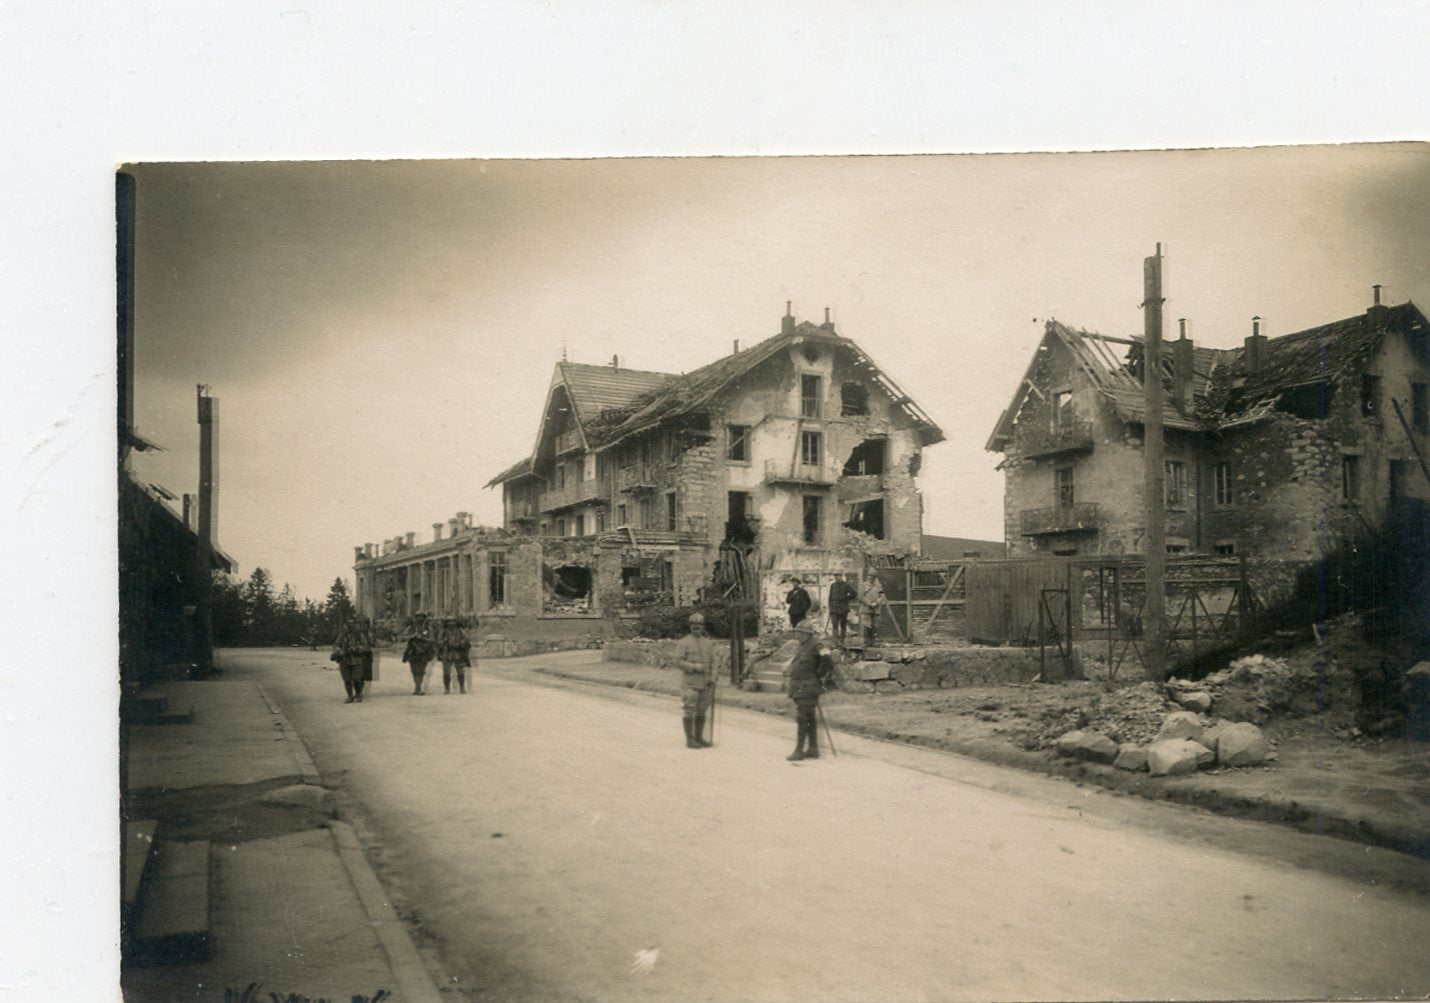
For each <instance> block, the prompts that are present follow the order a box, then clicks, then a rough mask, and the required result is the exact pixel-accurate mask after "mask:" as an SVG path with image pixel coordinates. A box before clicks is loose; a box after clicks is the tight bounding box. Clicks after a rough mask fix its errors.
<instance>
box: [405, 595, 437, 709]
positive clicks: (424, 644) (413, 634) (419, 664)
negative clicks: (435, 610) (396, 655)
mask: <svg viewBox="0 0 1430 1003" xmlns="http://www.w3.org/2000/svg"><path fill="white" fill-rule="evenodd" d="M436 650H437V645H436V643H435V642H434V641H433V639H432V628H431V627H430V626H429V625H428V623H427V614H426V613H418V614H417V616H416V618H415V619H414V620H413V622H411V623H409V624H408V626H407V646H406V647H405V648H403V651H402V660H403V661H404V662H406V663H407V665H408V667H409V668H410V669H411V670H412V695H413V696H415V697H420V696H425V695H426V692H427V691H426V690H424V689H423V688H422V681H423V679H424V678H425V677H426V675H427V663H428V662H430V661H432V656H433V655H434V654H436Z"/></svg>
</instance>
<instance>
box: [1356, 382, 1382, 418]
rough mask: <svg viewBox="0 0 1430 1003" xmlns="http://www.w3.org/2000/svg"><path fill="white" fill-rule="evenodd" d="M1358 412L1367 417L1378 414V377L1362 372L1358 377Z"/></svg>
mask: <svg viewBox="0 0 1430 1003" xmlns="http://www.w3.org/2000/svg"><path fill="white" fill-rule="evenodd" d="M1360 413H1361V414H1362V415H1364V416H1365V417H1367V418H1373V417H1375V416H1376V415H1378V414H1380V377H1379V376H1375V375H1372V374H1371V373H1362V374H1361V378H1360Z"/></svg>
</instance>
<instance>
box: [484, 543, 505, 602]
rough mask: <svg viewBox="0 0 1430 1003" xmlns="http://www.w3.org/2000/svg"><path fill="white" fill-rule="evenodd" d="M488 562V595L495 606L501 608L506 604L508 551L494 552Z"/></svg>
mask: <svg viewBox="0 0 1430 1003" xmlns="http://www.w3.org/2000/svg"><path fill="white" fill-rule="evenodd" d="M487 561H488V565H487V595H488V597H489V598H490V599H491V604H492V605H493V606H500V605H501V604H502V603H504V602H506V551H505V550H493V551H492V552H491V553H490V554H489V555H488V556H487Z"/></svg>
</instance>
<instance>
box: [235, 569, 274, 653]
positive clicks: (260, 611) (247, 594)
mask: <svg viewBox="0 0 1430 1003" xmlns="http://www.w3.org/2000/svg"><path fill="white" fill-rule="evenodd" d="M274 614H275V609H274V599H273V576H272V575H270V574H269V573H268V569H267V568H261V567H259V568H254V569H253V573H252V574H251V575H249V576H248V581H247V582H245V583H244V586H243V627H244V643H245V644H271V643H272V636H273V626H274V624H273V620H274Z"/></svg>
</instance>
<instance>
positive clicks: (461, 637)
mask: <svg viewBox="0 0 1430 1003" xmlns="http://www.w3.org/2000/svg"><path fill="white" fill-rule="evenodd" d="M471 652H472V642H471V641H469V640H467V632H466V631H464V630H463V629H462V622H461V621H460V620H458V619H457V618H456V617H454V616H449V617H447V618H446V619H445V620H443V621H442V637H441V639H440V640H439V641H438V643H437V657H438V658H439V659H441V660H442V692H443V693H451V692H452V670H453V669H456V670H457V688H458V690H459V691H460V692H462V693H465V692H467V672H466V669H467V666H469V665H471V664H472V659H471Z"/></svg>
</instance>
